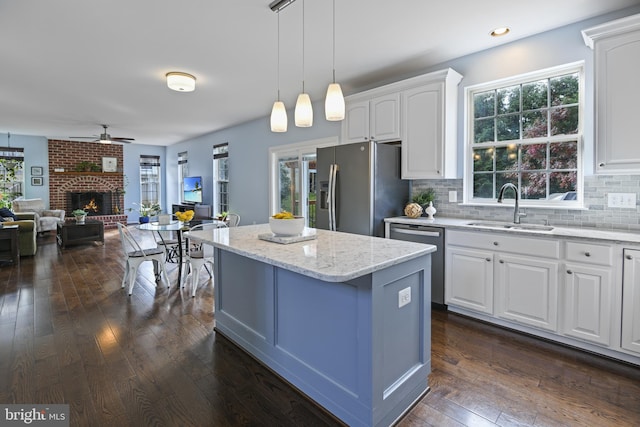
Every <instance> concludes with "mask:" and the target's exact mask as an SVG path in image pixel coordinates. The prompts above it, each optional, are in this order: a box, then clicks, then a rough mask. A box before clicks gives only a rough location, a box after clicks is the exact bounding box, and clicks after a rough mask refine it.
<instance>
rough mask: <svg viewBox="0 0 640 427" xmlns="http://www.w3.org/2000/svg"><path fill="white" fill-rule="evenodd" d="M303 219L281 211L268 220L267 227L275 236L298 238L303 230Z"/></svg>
mask: <svg viewBox="0 0 640 427" xmlns="http://www.w3.org/2000/svg"><path fill="white" fill-rule="evenodd" d="M304 222H305V221H304V217H303V216H294V215H293V214H292V213H291V212H287V211H282V212H278V213H277V214H275V215H273V216H271V217H270V218H269V227H271V232H272V233H273V234H275V235H276V236H299V235H300V233H302V230H304Z"/></svg>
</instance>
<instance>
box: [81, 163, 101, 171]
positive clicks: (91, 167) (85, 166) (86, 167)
mask: <svg viewBox="0 0 640 427" xmlns="http://www.w3.org/2000/svg"><path fill="white" fill-rule="evenodd" d="M100 171H101V168H100V166H98V165H97V164H95V163H93V162H89V161H86V160H85V161H82V162H80V163H78V164H77V165H76V172H100Z"/></svg>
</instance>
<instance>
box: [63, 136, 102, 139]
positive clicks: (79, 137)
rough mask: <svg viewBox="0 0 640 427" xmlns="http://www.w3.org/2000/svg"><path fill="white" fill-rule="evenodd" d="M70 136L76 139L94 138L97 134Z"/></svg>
mask: <svg viewBox="0 0 640 427" xmlns="http://www.w3.org/2000/svg"><path fill="white" fill-rule="evenodd" d="M69 138H74V139H92V138H96V136H95V135H93V136H70V137H69Z"/></svg>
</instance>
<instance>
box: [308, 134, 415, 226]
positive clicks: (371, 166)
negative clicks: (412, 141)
mask: <svg viewBox="0 0 640 427" xmlns="http://www.w3.org/2000/svg"><path fill="white" fill-rule="evenodd" d="M316 162H317V166H316V178H317V180H318V181H317V182H318V186H319V189H320V195H319V198H318V201H317V208H316V227H317V228H323V229H326V230H333V231H344V232H347V233H356V234H365V235H369V236H378V237H384V222H383V219H384V218H386V217H392V216H398V215H402V212H403V210H404V206H405V205H406V203H407V201H408V200H409V181H407V180H402V179H400V146H399V145H391V144H380V143H376V142H371V141H370V142H359V143H355V144H345V145H337V146H334V147H326V148H319V149H318V150H317V157H316Z"/></svg>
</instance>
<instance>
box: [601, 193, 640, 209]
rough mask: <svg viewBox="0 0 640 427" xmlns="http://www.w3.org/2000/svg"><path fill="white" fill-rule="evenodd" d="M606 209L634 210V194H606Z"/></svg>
mask: <svg viewBox="0 0 640 427" xmlns="http://www.w3.org/2000/svg"><path fill="white" fill-rule="evenodd" d="M607 207H610V208H626V209H635V208H636V194H635V193H609V194H607Z"/></svg>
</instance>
